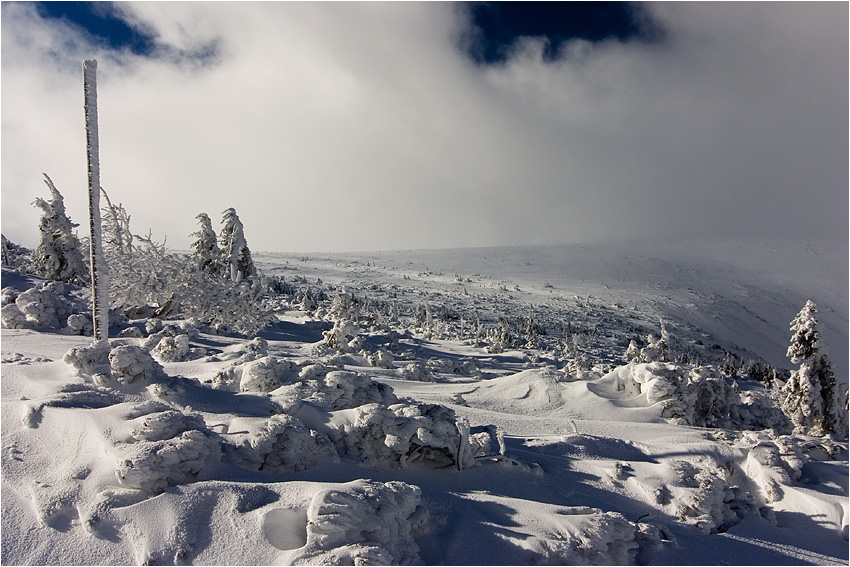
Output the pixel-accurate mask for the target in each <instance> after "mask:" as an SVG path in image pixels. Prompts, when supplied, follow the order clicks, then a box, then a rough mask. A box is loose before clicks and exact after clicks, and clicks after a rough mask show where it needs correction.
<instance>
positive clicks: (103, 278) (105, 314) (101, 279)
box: [83, 59, 109, 343]
mask: <svg viewBox="0 0 850 567" xmlns="http://www.w3.org/2000/svg"><path fill="white" fill-rule="evenodd" d="M83 87H84V90H85V110H86V155H87V157H88V166H89V220H90V225H89V226H90V229H91V287H92V310H93V312H92V320H93V322H94V341H95V343H104V342H106V340H107V338H108V337H109V267H108V266H107V265H106V259H105V258H104V256H103V238H102V233H101V224H100V156H99V151H98V136H97V61H96V60H94V59H87V60H86V61H83Z"/></svg>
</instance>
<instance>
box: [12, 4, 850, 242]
mask: <svg viewBox="0 0 850 567" xmlns="http://www.w3.org/2000/svg"><path fill="white" fill-rule="evenodd" d="M0 42H2V44H0V47H1V48H0V56H1V57H2V64H0V114H2V131H0V145H2V155H0V159H1V160H2V163H0V177H1V178H2V180H1V181H0V188H1V189H2V198H0V208H2V232H3V234H4V235H5V236H6V237H7V238H9V239H11V240H12V241H14V242H16V243H19V244H22V245H25V246H28V247H35V246H36V245H37V243H38V229H37V227H38V219H39V211H38V210H37V209H36V208H35V207H33V206H32V202H33V201H34V200H35V199H36V198H37V197H45V196H47V195H48V194H49V193H48V190H47V187H46V186H45V185H44V184H43V182H42V173H43V172H44V173H47V174H48V175H50V177H51V178H52V179H53V181H54V183H55V184H56V186H57V188H58V189H59V190H60V192H62V194H63V196H64V198H65V205H66V208H67V211H68V214H69V216H70V217H71V219H72V220H73V221H74V222H76V223H80V225H81V230H83V229H85V227H86V226H87V217H88V205H87V185H86V184H87V176H86V152H85V131H84V116H83V86H82V70H81V69H82V61H83V60H84V59H92V58H94V59H97V60H98V114H99V126H100V132H99V133H100V167H101V182H102V185H103V187H104V188H105V189H106V191H107V192H108V193H109V195H110V197H111V198H112V200H113V201H114V202H120V203H122V204H123V205H124V207H125V208H126V209H127V211H128V212H129V213H130V215H131V227H132V229H133V230H134V232H136V233H137V234H147V233H148V231H149V230H150V231H151V233H152V235H153V237H154V239H156V240H159V241H162V240H163V239H165V240H166V243H167V244H168V246H169V247H172V248H177V249H186V248H188V247H189V244H190V242H191V237H190V234H191V233H192V232H193V231H195V230H197V224H196V221H195V216H196V215H197V214H198V213H201V212H205V213H207V214H209V215H210V217H211V218H212V219H213V228H214V229H215V230H219V229H220V226H221V225H220V224H219V219H220V218H221V211H224V210H225V209H227V208H229V207H234V208H235V209H236V210H237V212H238V214H239V216H240V218H241V219H242V221H243V223H244V225H245V235H246V238H247V241H248V245H249V246H250V248H251V249H252V250H255V251H281V252H287V251H303V252H308V251H335V252H340V251H355V250H403V249H416V248H450V247H473V246H498V245H534V244H569V243H584V242H594V241H609V240H635V239H641V238H656V239H659V238H660V239H669V240H684V239H694V240H705V239H711V238H714V237H718V236H722V237H724V238H738V239H758V240H770V239H774V238H784V239H795V240H805V241H813V242H823V241H833V240H837V241H839V242H841V243H842V245H843V246H846V245H847V238H848V184H849V183H850V182H849V181H848V152H850V147H848V80H850V78H849V77H848V52H850V46H849V45H848V4H847V3H845V2H835V3H817V2H802V3H794V2H777V3H773V2H757V3H725V2H722V3H714V2H708V3H700V2H683V3H672V4H668V3H655V2H653V3H637V4H623V3H594V4H584V3H560V2H558V3H536V2H528V3H493V4H488V3H472V4H468V3H450V2H425V3H418V2H400V3H395V2H389V3H385V2H378V3H359V2H343V3H325V2H321V3H312V2H306V3H301V2H232V3H231V2H138V3H137V2H120V3H114V4H113V3H110V2H96V3H95V2H92V3H88V2H86V3H44V4H41V3H31V2H3V3H2V35H0Z"/></svg>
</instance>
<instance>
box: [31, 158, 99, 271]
mask: <svg viewBox="0 0 850 567" xmlns="http://www.w3.org/2000/svg"><path fill="white" fill-rule="evenodd" d="M44 183H45V184H46V185H47V187H48V188H49V189H50V194H51V198H50V200H49V201H45V200H44V199H41V198H37V199H36V200H35V201H34V202H33V205H34V206H36V207H38V208H40V209H41V210H42V211H43V213H42V216H41V222H40V223H39V226H38V228H39V231H40V232H41V243H40V244H39V245H38V248H36V249H35V252H34V253H33V256H32V264H31V266H32V270H33V272H34V273H35V274H36V275H39V276H42V277H45V278H48V279H51V280H59V281H63V282H66V283H72V284H77V285H81V284H85V283H87V282H88V281H89V277H88V273H89V267H88V266H87V265H86V262H85V259H84V257H83V253H82V245H81V244H80V241H79V239H78V238H77V237H76V235H74V229H75V228H76V227H78V226H79V225H78V224H75V223H72V222H71V219H69V218H68V215H67V214H65V200H64V199H63V198H62V194H61V193H59V190H58V189H56V186H55V185H54V184H53V181H52V180H51V179H50V177H48V176H47V174H46V173H45V174H44Z"/></svg>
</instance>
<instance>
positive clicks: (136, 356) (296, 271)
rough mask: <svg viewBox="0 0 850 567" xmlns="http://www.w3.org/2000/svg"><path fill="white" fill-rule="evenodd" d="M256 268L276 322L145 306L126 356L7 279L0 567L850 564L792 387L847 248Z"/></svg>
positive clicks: (134, 321)
mask: <svg viewBox="0 0 850 567" xmlns="http://www.w3.org/2000/svg"><path fill="white" fill-rule="evenodd" d="M254 262H255V265H256V268H257V272H258V273H261V274H264V275H265V276H276V277H277V281H278V282H280V283H281V285H279V286H278V288H279V289H278V292H279V295H278V297H277V298H276V301H277V304H276V305H277V309H276V312H275V318H276V323H274V324H272V325H270V326H268V327H266V328H264V329H262V330H260V331H258V332H257V333H255V334H253V335H241V336H240V335H237V334H235V333H226V332H215V330H214V329H213V328H211V327H209V326H205V325H201V324H199V323H198V321H195V320H187V319H171V320H161V319H156V318H153V317H151V313H142V312H139V313H136V315H137V316H136V317H129V318H124V319H123V320H120V321H113V326H112V327H111V329H110V338H109V345H108V347H109V348H108V350H109V355H108V363H107V364H108V367H107V368H106V370H105V372H104V371H102V370H103V369H102V368H99V367H98V366H97V365H98V364H100V363H102V362H103V361H104V360H106V359H105V358H104V356H105V355H104V353H103V352H98V351H97V349H96V348H95V347H92V339H91V337H90V336H86V334H85V332H86V325H87V321H86V319H85V316H84V315H79V316H77V317H76V318H75V314H78V313H77V312H75V311H74V309H73V308H74V306H75V305H76V306H79V305H82V306H83V309H82V311H80V312H79V313H85V300H84V299H82V298H81V297H82V295H81V293H82V292H81V291H80V290H79V289H78V288H74V286H71V285H62V284H53V283H47V282H45V281H44V280H40V279H39V278H36V277H33V276H23V275H20V274H18V273H16V272H13V271H10V270H6V269H5V268H4V270H3V274H2V280H3V281H2V287H3V304H4V305H9V304H11V303H15V304H16V305H17V306H19V307H21V309H20V310H19V311H20V313H21V315H20V317H21V319H20V321H19V323H20V324H13V325H10V326H13V327H14V326H17V327H19V328H4V329H3V330H2V382H1V384H2V412H1V413H0V415H2V563H3V564H5V565H47V564H63V565H78V564H79V565H82V564H89V565H93V564H113V565H117V564H196V565H280V564H296V565H297V564H302V565H303V564H313V565H320V564H321V565H332V564H336V565H371V564H381V565H383V564H426V565H470V564H472V565H503V564H507V565H624V564H639V565H706V564H708V565H729V564H737V565H803V564H836V565H838V564H844V565H846V564H847V562H848V509H850V506H848V447H847V442H846V440H845V439H840V438H839V437H840V436H812V435H803V434H799V433H797V434H795V433H793V432H792V428H790V427H789V424H788V423H787V418H786V417H785V416H784V414H783V413H782V411H781V410H780V409H779V408H780V405H779V402H778V396H779V395H780V394H779V389H778V388H777V387H776V385H775V384H776V383H778V382H781V381H782V380H784V379H787V377H788V371H790V370H794V369H795V368H796V366H795V365H794V364H792V363H791V361H790V360H789V359H788V358H786V354H785V353H786V349H787V348H788V344H789V339H790V337H791V332H790V331H789V323H790V321H792V319H793V318H794V317H795V315H796V314H797V313H798V312H799V311H800V309H801V308H802V307H803V305H804V304H805V303H806V300H809V299H811V300H812V301H814V302H815V303H816V304H817V306H818V309H819V322H820V325H821V331H822V339H823V343H825V345H826V347H827V348H828V353H829V356H830V359H831V360H832V362H833V367H834V369H835V374H836V376H837V378H838V380H839V382H841V383H844V384H846V382H847V373H848V365H847V360H848V353H847V345H848V332H847V330H848V304H847V291H848V283H847V278H848V269H847V266H848V262H847V247H846V241H845V242H843V243H839V244H838V245H837V246H835V247H827V246H822V247H817V246H808V245H802V244H784V245H779V244H777V243H761V244H741V243H736V242H726V243H711V244H705V245H701V246H685V245H680V244H676V243H662V244H655V245H652V246H639V245H637V244H631V245H624V244H620V245H614V244H608V245H602V244H597V245H587V246H551V247H527V248H508V247H505V248H486V249H484V248H481V249H456V250H435V251H399V252H381V253H377V252H375V253H347V254H342V253H339V254H331V253H324V254H323V253H312V254H309V255H308V254H294V253H290V254H287V253H259V254H254ZM284 284H285V285H284ZM24 294H29V295H28V296H25V295H24ZM21 296H24V299H23V300H22V299H21ZM27 297H29V298H31V300H29V301H27V300H26V298H27ZM32 306H35V307H32ZM36 307H37V308H38V309H40V310H41V311H39V312H38V313H32V312H29V311H27V310H26V308H32V309H35V308H36ZM224 309H225V310H226V306H225V307H224ZM15 313H18V311H15ZM24 316H26V317H27V318H28V319H27V320H33V319H34V318H35V319H39V320H41V321H45V324H43V325H40V326H38V325H32V324H28V323H27V321H26V320H24V319H23V317H24ZM51 317H54V318H55V321H52V320H50V321H48V319H50V318H51ZM66 318H67V321H68V326H67V327H66V326H65V320H66ZM51 322H52V323H53V324H50V323H51ZM88 322H89V323H90V320H89V321H88ZM220 330H221V329H219V331H220ZM81 333H82V334H81ZM649 335H652V337H651V338H650V337H649ZM662 336H663V337H665V338H666V347H665V348H668V349H669V355H668V356H666V357H661V358H666V360H661V359H660V358H659V357H657V356H652V354H653V353H652V349H653V348H654V347H657V346H658V342H657V340H658V339H659V338H660V337H662ZM630 346H633V348H630ZM628 350H631V351H632V356H627V355H626V352H627V351H628ZM641 353H643V354H641ZM98 361H100V362H98ZM770 368H772V369H774V370H773V374H772V375H770V376H768V375H767V374H768V372H767V371H766V370H765V369H770ZM845 437H846V436H845Z"/></svg>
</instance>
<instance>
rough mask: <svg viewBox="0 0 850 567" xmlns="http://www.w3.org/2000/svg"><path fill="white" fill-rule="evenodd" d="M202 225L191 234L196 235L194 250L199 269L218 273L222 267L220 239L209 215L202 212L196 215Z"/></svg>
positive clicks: (193, 243)
mask: <svg viewBox="0 0 850 567" xmlns="http://www.w3.org/2000/svg"><path fill="white" fill-rule="evenodd" d="M195 218H196V219H198V224H199V225H200V226H201V228H200V229H199V230H197V231H196V232H193V233H192V234H191V235H190V236H194V237H195V241H194V242H192V250H193V251H194V253H195V258H196V259H197V261H198V269H199V270H200V271H202V272H205V273H208V274H210V275H216V274H218V273H219V271H220V268H221V249H220V248H219V247H218V239H217V237H216V235H215V231H214V230H213V228H212V222H211V221H210V217H209V215H207V214H206V213H200V214H199V215H198V216H196V217H195Z"/></svg>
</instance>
